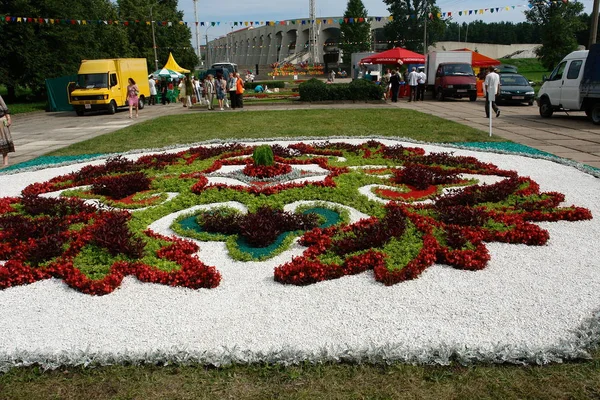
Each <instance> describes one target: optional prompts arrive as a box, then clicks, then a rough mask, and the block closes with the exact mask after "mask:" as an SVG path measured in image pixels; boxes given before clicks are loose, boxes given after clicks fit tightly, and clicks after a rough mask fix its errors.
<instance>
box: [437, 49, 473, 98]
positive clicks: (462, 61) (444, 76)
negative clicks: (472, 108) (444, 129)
mask: <svg viewBox="0 0 600 400" xmlns="http://www.w3.org/2000/svg"><path fill="white" fill-rule="evenodd" d="M471 62H472V54H471V52H470V51H436V52H431V53H429V54H428V55H427V86H428V89H429V90H431V91H433V94H434V97H436V98H437V99H438V100H444V99H445V98H446V97H454V98H463V97H468V98H469V100H471V101H475V100H477V78H476V77H475V72H474V71H473V67H472V66H471Z"/></svg>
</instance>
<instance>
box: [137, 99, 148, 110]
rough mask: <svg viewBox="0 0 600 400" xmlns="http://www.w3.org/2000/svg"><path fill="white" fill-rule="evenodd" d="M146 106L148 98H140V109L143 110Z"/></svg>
mask: <svg viewBox="0 0 600 400" xmlns="http://www.w3.org/2000/svg"><path fill="white" fill-rule="evenodd" d="M145 105H146V98H145V97H144V96H140V99H139V101H138V109H140V110H143V109H144V106H145Z"/></svg>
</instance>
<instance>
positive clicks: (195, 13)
mask: <svg viewBox="0 0 600 400" xmlns="http://www.w3.org/2000/svg"><path fill="white" fill-rule="evenodd" d="M197 2H198V0H194V17H195V19H196V55H197V56H198V62H200V63H201V62H202V55H201V54H200V28H199V27H198V7H197V6H196V3H197Z"/></svg>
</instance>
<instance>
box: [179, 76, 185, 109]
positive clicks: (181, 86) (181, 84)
mask: <svg viewBox="0 0 600 400" xmlns="http://www.w3.org/2000/svg"><path fill="white" fill-rule="evenodd" d="M177 89H179V96H178V97H179V101H181V103H182V104H183V106H184V107H187V104H186V101H185V100H186V99H185V78H182V79H181V80H180V81H179V85H177Z"/></svg>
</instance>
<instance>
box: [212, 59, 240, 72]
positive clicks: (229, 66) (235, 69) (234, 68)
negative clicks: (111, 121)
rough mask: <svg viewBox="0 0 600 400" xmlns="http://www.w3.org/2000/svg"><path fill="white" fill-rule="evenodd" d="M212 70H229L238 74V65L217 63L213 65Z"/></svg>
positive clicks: (226, 62) (224, 62)
mask: <svg viewBox="0 0 600 400" xmlns="http://www.w3.org/2000/svg"><path fill="white" fill-rule="evenodd" d="M210 68H213V69H219V68H227V70H228V71H229V72H238V66H237V64H234V63H232V62H229V61H222V62H216V63H214V64H213V65H211V66H210Z"/></svg>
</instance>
